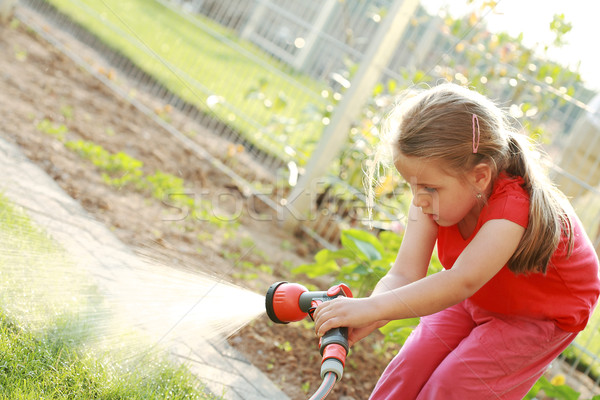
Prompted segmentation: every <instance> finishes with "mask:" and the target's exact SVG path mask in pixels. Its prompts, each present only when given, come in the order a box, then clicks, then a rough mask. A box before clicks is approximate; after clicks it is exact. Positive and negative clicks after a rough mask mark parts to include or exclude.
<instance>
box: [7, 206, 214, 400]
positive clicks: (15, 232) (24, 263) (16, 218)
mask: <svg viewBox="0 0 600 400" xmlns="http://www.w3.org/2000/svg"><path fill="white" fill-rule="evenodd" d="M74 266H75V263H73V262H72V260H70V258H69V256H68V254H66V253H65V251H64V250H63V249H62V248H61V247H60V245H58V244H57V243H56V242H55V241H54V240H53V239H52V238H51V237H49V236H48V235H47V234H46V233H45V232H44V231H43V230H42V229H40V228H39V227H37V226H36V225H35V224H34V223H33V222H32V221H31V220H30V219H29V218H28V216H27V215H26V214H25V213H24V212H23V211H22V210H20V209H19V208H17V207H15V206H14V205H12V204H11V203H10V202H9V201H8V200H7V199H6V198H4V197H3V196H1V195H0V274H1V275H2V281H1V282H2V290H1V292H0V293H1V295H0V300H1V301H2V307H1V309H0V398H2V399H33V398H36V399H42V398H52V399H86V400H87V399H92V398H93V399H140V400H142V399H144V400H145V399H166V398H169V399H216V398H215V397H212V396H209V395H207V394H205V393H204V392H203V391H202V387H201V386H200V385H199V383H198V382H197V380H196V379H195V377H194V376H193V375H192V374H191V373H190V372H189V371H188V370H187V369H185V367H183V366H182V365H173V364H171V363H168V362H166V361H165V360H162V359H159V358H151V359H149V360H148V362H147V365H145V366H144V367H139V368H136V369H135V370H134V371H126V373H123V372H124V371H123V370H122V369H120V368H117V366H116V365H115V364H112V363H108V362H105V361H102V360H104V358H102V359H100V358H97V357H94V353H92V352H89V351H84V349H86V347H85V342H86V339H88V337H89V336H90V334H91V332H92V331H93V329H94V328H95V324H97V323H98V321H99V320H100V318H98V316H96V317H95V318H89V317H90V316H92V317H94V316H93V312H94V310H96V309H98V308H99V307H101V305H100V304H101V302H102V298H101V296H100V295H99V294H98V293H97V292H96V291H95V290H94V288H93V287H92V286H90V285H89V282H87V279H86V277H85V276H84V275H83V274H81V273H78V271H77V270H76V269H75V268H74Z"/></svg>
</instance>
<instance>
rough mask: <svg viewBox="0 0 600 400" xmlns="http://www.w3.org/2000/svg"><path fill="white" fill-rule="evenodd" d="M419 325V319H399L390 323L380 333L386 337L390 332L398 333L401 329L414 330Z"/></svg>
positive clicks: (380, 329)
mask: <svg viewBox="0 0 600 400" xmlns="http://www.w3.org/2000/svg"><path fill="white" fill-rule="evenodd" d="M418 324H419V318H407V319H397V320H394V321H390V322H388V323H387V324H386V325H384V326H382V327H381V328H379V331H380V332H381V333H383V334H385V335H387V334H389V333H390V332H393V331H397V330H398V329H401V328H414V327H415V326H417V325H418Z"/></svg>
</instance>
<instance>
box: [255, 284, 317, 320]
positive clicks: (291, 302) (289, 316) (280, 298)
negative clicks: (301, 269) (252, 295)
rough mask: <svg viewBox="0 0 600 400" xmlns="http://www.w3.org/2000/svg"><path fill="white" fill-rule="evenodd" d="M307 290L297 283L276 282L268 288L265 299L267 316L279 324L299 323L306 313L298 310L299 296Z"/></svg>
mask: <svg viewBox="0 0 600 400" xmlns="http://www.w3.org/2000/svg"><path fill="white" fill-rule="evenodd" d="M307 291H308V289H307V288H305V287H304V286H302V285H300V284H298V283H288V282H277V283H275V284H273V285H271V287H270V288H269V290H268V291H267V296H266V299H265V302H266V308H267V315H268V316H269V318H271V321H273V322H277V323H280V324H287V323H288V322H294V321H300V320H301V319H303V318H305V317H306V315H307V313H305V312H304V311H302V310H301V309H300V304H299V301H300V295H301V294H302V293H304V292H307Z"/></svg>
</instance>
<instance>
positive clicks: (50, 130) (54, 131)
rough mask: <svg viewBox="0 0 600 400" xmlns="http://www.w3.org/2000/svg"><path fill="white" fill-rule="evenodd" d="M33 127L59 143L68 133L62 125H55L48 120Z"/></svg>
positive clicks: (45, 119)
mask: <svg viewBox="0 0 600 400" xmlns="http://www.w3.org/2000/svg"><path fill="white" fill-rule="evenodd" d="M35 127H36V129H37V130H38V131H40V132H43V133H45V134H47V135H50V136H54V137H55V138H57V139H58V140H60V141H64V140H65V135H66V134H67V131H68V129H67V127H66V126H65V125H64V124H55V123H54V122H52V121H50V120H49V119H48V118H44V119H43V120H41V121H40V122H38V124H37V125H36V126H35Z"/></svg>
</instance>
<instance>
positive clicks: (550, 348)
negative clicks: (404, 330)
mask: <svg viewBox="0 0 600 400" xmlns="http://www.w3.org/2000/svg"><path fill="white" fill-rule="evenodd" d="M576 335H577V334H576V333H573V332H566V331H564V330H562V329H560V328H559V327H557V326H556V325H555V324H554V323H553V322H552V321H544V320H536V319H531V318H522V317H508V316H504V315H499V314H494V313H490V312H488V311H486V310H483V309H481V308H480V307H477V306H476V305H474V304H473V303H472V302H471V301H470V300H465V301H463V302H462V303H460V304H457V305H456V306H453V307H450V308H448V309H446V310H444V311H441V312H439V313H437V314H434V315H430V316H427V317H423V318H421V323H420V324H419V326H418V327H417V328H416V329H415V330H414V331H413V333H412V334H411V335H410V337H409V338H408V340H407V341H406V343H405V344H404V346H403V347H402V349H401V350H400V352H399V353H398V355H396V357H395V358H394V359H393V360H392V361H391V362H390V364H389V365H388V366H387V368H386V369H385V371H384V373H383V375H382V376H381V378H380V379H379V382H377V385H376V386H375V389H374V391H373V393H372V394H371V397H370V399H371V400H381V399H401V400H412V399H418V400H425V399H427V400H433V399H444V400H451V399H460V400H470V399H476V400H483V399H506V400H509V399H510V400H512V399H514V400H521V399H522V398H523V397H524V396H525V395H526V394H527V392H528V391H529V390H530V389H531V387H532V386H533V384H534V383H535V382H536V381H537V380H538V379H539V378H540V376H541V375H542V374H543V373H544V371H545V369H546V367H547V366H548V364H550V362H552V360H554V358H556V357H557V356H558V355H559V354H560V353H561V352H562V351H563V350H564V349H565V348H566V347H567V346H568V345H569V344H570V343H571V342H572V341H573V339H575V336H576Z"/></svg>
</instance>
